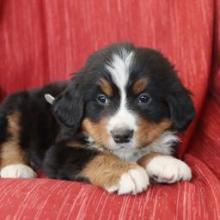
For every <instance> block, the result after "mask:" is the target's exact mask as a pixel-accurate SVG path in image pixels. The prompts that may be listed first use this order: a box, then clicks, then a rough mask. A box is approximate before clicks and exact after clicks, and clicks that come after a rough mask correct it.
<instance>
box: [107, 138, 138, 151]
mask: <svg viewBox="0 0 220 220" xmlns="http://www.w3.org/2000/svg"><path fill="white" fill-rule="evenodd" d="M107 148H108V149H109V150H114V151H115V150H116V151H119V150H126V149H127V150H130V149H134V148H135V141H134V139H131V140H130V141H129V142H126V143H116V142H115V141H114V140H113V138H111V140H110V141H109V144H108V146H107Z"/></svg>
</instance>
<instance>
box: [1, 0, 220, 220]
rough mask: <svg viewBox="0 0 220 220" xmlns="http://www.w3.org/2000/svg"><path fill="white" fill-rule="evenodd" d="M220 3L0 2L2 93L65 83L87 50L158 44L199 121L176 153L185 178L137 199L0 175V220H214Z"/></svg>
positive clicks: (219, 135) (217, 209) (219, 195)
mask: <svg viewBox="0 0 220 220" xmlns="http://www.w3.org/2000/svg"><path fill="white" fill-rule="evenodd" d="M219 12H220V1H219V0H216V1H214V0H198V1H191V0H178V1H173V0H148V1H145V0H140V1H135V0H93V1H92V0H88V1H80V0H74V1H60V0H48V1H41V0H38V1H27V0H20V1H13V0H2V1H0V97H1V98H3V97H5V96H6V95H7V94H10V93H11V92H13V91H17V90H21V89H26V88H33V87H36V86H40V85H43V84H45V83H48V82H51V81H54V80H61V79H66V78H68V77H69V76H70V73H74V72H75V71H77V70H78V69H79V68H80V67H81V66H82V65H83V63H84V62H85V60H86V58H87V56H88V55H89V54H90V53H92V52H93V51H94V50H96V49H98V48H101V47H103V46H105V45H107V44H109V43H111V42H116V41H132V42H134V43H135V44H137V45H141V46H146V47H153V48H156V49H159V50H161V51H162V52H163V53H164V54H165V55H166V56H168V57H169V58H170V60H172V62H173V63H174V64H175V67H176V69H177V70H178V74H179V76H180V78H181V79H182V81H183V83H184V84H185V85H186V86H187V87H188V88H189V89H191V90H192V92H193V99H194V103H195V106H196V110H197V119H196V121H195V122H194V124H193V125H192V126H191V128H190V130H189V131H188V132H187V134H185V135H184V136H183V143H182V145H181V147H180V149H179V155H180V156H182V157H183V158H184V159H185V160H186V161H187V162H188V163H189V164H190V166H191V167H192V169H193V176H194V177H193V180H192V182H190V183H178V184H174V185H170V186H167V185H154V186H151V187H150V189H149V190H148V191H147V192H146V193H143V194H141V195H138V196H123V197H119V196H116V195H110V194H108V193H106V192H104V191H103V190H101V189H98V188H96V187H94V186H90V185H85V184H80V183H74V182H65V181H55V180H48V179H45V178H41V179H40V178H38V179H34V180H3V179H1V180H0V219H16V220H17V219H80V220H81V219H126V220H127V219H211V220H213V219H214V220H215V219H220V168H219V167H220V108H219V106H220V67H219V66H220V65H219V59H220V57H219V50H220V45H219V42H220V29H219V27H220V24H219V21H220V18H219Z"/></svg>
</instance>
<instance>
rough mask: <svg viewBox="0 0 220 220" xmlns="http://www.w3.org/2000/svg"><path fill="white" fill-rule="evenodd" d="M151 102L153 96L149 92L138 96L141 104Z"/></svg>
mask: <svg viewBox="0 0 220 220" xmlns="http://www.w3.org/2000/svg"><path fill="white" fill-rule="evenodd" d="M150 102H151V97H150V95H149V94H147V93H141V94H140V95H139V96H138V103H139V104H141V105H146V104H149V103H150Z"/></svg>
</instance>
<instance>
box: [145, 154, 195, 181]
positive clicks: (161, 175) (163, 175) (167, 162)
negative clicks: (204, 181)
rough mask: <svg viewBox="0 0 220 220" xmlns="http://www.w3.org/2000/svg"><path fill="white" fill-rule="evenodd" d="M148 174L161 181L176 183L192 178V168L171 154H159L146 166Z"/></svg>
mask: <svg viewBox="0 0 220 220" xmlns="http://www.w3.org/2000/svg"><path fill="white" fill-rule="evenodd" d="M146 170H147V173H148V175H149V176H150V177H151V178H153V179H154V180H156V181H157V182H159V183H174V182H177V181H180V180H187V181H189V180H190V179H191V178H192V173H191V169H190V168H189V166H188V165H187V164H186V163H184V162H183V161H181V160H178V159H176V158H174V157H171V156H157V157H155V158H153V159H152V160H151V161H150V162H149V163H148V165H147V167H146Z"/></svg>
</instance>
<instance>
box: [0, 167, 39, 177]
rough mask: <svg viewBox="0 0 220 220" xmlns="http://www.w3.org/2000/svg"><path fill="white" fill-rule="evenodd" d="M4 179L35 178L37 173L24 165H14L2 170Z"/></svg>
mask: <svg viewBox="0 0 220 220" xmlns="http://www.w3.org/2000/svg"><path fill="white" fill-rule="evenodd" d="M0 175H1V177H2V178H34V177H36V173H35V172H34V171H33V170H32V168H31V167H29V166H27V165H24V164H12V165H8V166H6V167H4V168H2V169H1V174H0Z"/></svg>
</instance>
